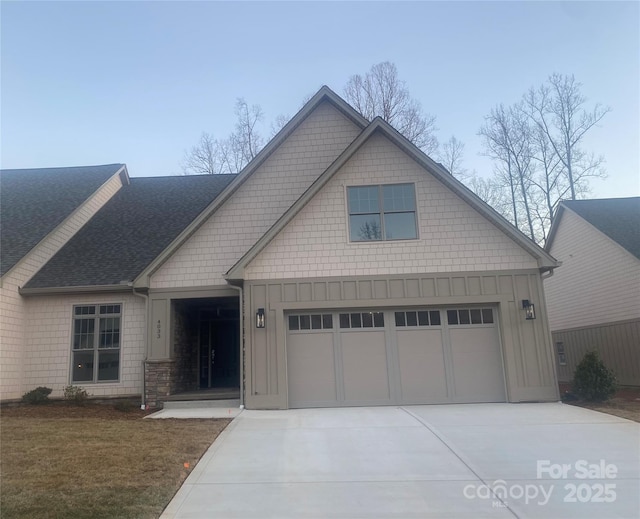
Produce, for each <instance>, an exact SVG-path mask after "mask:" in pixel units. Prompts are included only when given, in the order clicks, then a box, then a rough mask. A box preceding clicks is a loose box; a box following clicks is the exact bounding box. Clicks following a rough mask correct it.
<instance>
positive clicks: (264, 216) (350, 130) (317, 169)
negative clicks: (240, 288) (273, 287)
mask: <svg viewBox="0 0 640 519" xmlns="http://www.w3.org/2000/svg"><path fill="white" fill-rule="evenodd" d="M358 132H359V129H358V127H357V126H356V125H355V124H354V123H353V122H351V121H350V120H349V119H347V118H346V117H345V116H344V115H342V114H341V113H340V112H339V111H338V110H337V109H336V108H335V107H333V106H332V105H331V104H330V103H328V102H325V103H323V104H321V105H320V106H318V108H317V109H316V110H315V111H314V112H313V113H312V114H311V115H310V116H309V117H308V118H307V119H306V120H305V121H304V122H303V123H302V124H301V125H300V126H299V127H298V128H297V129H296V130H294V132H293V133H292V134H291V135H290V136H289V137H288V138H287V139H286V140H285V142H284V143H283V144H282V145H281V146H280V147H279V148H278V149H277V150H276V151H275V152H274V153H273V154H272V155H271V156H270V157H269V158H268V159H267V160H266V161H265V163H264V164H262V165H261V166H260V167H259V168H258V170H257V171H255V172H254V173H253V175H252V176H251V177H250V178H249V179H247V181H246V182H245V183H244V184H242V185H241V187H240V188H239V189H238V191H237V192H236V193H235V194H234V195H233V197H231V198H230V199H229V200H228V201H227V202H225V204H223V206H222V207H220V208H219V209H218V210H217V211H216V212H215V214H214V215H213V216H212V217H211V218H210V219H209V220H208V221H207V222H206V223H205V224H204V225H203V226H202V227H201V228H200V229H199V230H198V231H197V232H196V233H195V234H194V235H193V236H192V237H191V238H189V240H187V242H186V243H185V244H184V245H182V247H180V249H179V250H178V251H176V253H175V254H173V256H172V257H171V258H170V259H169V260H168V261H167V262H166V263H165V264H164V265H163V266H162V267H161V268H160V269H159V270H158V271H157V272H155V273H154V274H153V276H152V278H151V288H172V287H193V286H200V285H220V284H225V280H224V278H223V275H224V273H225V272H226V271H227V270H229V268H230V267H232V266H233V265H234V263H235V262H236V261H237V260H238V259H240V257H241V256H242V255H243V254H244V253H245V252H246V251H247V250H248V249H249V248H250V247H251V246H252V245H253V244H254V243H255V242H256V241H257V240H258V239H259V238H260V236H262V234H264V232H266V231H267V229H269V227H271V225H273V223H274V222H275V221H276V220H277V219H278V218H279V217H280V216H281V215H282V214H283V213H284V212H285V211H286V210H287V209H288V208H289V207H290V206H291V205H292V204H293V203H294V202H295V200H297V199H298V197H300V195H301V194H302V193H303V192H304V191H305V190H306V189H307V188H308V187H309V186H310V185H311V184H312V183H313V181H314V180H315V179H316V178H317V177H318V176H319V175H320V174H321V173H322V172H323V171H324V170H325V169H326V168H327V167H328V166H329V165H330V164H331V162H333V161H334V160H335V159H336V157H337V156H338V155H339V154H340V153H341V152H342V151H343V150H344V149H345V148H346V147H347V146H348V145H349V143H350V142H351V141H353V139H355V137H356V136H357V134H358Z"/></svg>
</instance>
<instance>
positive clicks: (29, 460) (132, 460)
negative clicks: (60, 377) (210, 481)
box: [0, 403, 230, 519]
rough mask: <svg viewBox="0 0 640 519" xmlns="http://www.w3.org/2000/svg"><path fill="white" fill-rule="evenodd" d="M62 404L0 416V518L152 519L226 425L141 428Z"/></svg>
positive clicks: (113, 414)
mask: <svg viewBox="0 0 640 519" xmlns="http://www.w3.org/2000/svg"><path fill="white" fill-rule="evenodd" d="M143 415H144V413H143V412H142V411H138V410H133V411H130V412H128V413H125V412H120V411H116V410H114V409H113V407H112V406H109V405H99V404H87V405H86V406H83V407H72V406H69V405H66V404H64V403H51V404H47V405H42V406H19V407H3V408H2V410H1V411H0V434H1V443H0V459H1V463H2V466H1V475H2V492H1V498H0V514H1V516H2V517H3V519H10V518H34V517H38V518H65V519H74V518H78V519H79V518H92V519H99V518H105V519H107V518H109V519H111V518H135V519H138V518H155V517H158V516H159V515H160V514H161V513H162V510H163V509H164V508H165V507H166V506H167V504H168V503H169V501H170V500H171V498H172V497H173V495H174V494H175V493H176V491H177V490H178V488H179V487H180V485H181V484H182V482H183V481H184V479H185V478H186V477H187V475H188V473H189V471H190V470H192V469H193V467H194V466H195V464H196V462H197V461H198V459H200V457H201V456H202V455H203V454H204V452H205V451H206V449H207V448H208V447H209V445H211V443H212V442H213V440H215V438H216V437H217V436H218V434H220V432H221V431H222V430H223V429H224V428H225V427H226V426H227V424H228V423H229V422H230V420H226V419H224V420H172V419H165V420H151V419H149V420H143V419H142V416H143Z"/></svg>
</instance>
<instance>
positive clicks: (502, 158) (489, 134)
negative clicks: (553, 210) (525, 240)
mask: <svg viewBox="0 0 640 519" xmlns="http://www.w3.org/2000/svg"><path fill="white" fill-rule="evenodd" d="M479 133H480V135H481V136H482V137H484V146H485V153H486V154H487V155H488V156H490V157H491V158H493V159H494V160H496V161H498V163H499V164H500V165H499V166H498V172H499V175H501V176H502V177H503V179H505V180H506V181H507V183H508V185H509V191H510V195H511V205H512V211H513V219H514V224H515V226H516V227H518V223H519V222H518V205H519V204H521V205H522V206H523V213H524V218H525V220H526V224H527V225H526V229H527V231H528V233H529V237H530V238H531V239H535V231H534V228H533V219H532V215H531V211H530V210H529V198H530V189H529V187H530V185H531V176H532V173H533V170H532V161H533V157H532V155H533V153H532V146H531V132H530V128H529V126H528V124H527V120H526V118H525V117H524V116H523V114H522V113H521V111H520V110H519V109H518V108H517V107H509V108H505V107H504V106H503V105H499V106H497V107H496V108H493V109H492V110H491V114H490V115H488V116H487V117H485V124H484V125H483V126H482V128H481V129H480V132H479Z"/></svg>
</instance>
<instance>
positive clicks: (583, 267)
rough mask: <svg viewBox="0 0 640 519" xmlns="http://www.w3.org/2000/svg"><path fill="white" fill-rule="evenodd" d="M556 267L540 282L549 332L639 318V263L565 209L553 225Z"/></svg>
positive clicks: (551, 247) (552, 248) (551, 245)
mask: <svg viewBox="0 0 640 519" xmlns="http://www.w3.org/2000/svg"><path fill="white" fill-rule="evenodd" d="M554 226H555V227H556V229H555V237H554V240H553V242H552V243H551V244H550V250H551V253H552V254H553V255H554V257H557V258H558V260H559V261H561V262H562V268H560V269H558V270H557V272H555V274H554V275H553V276H552V277H550V278H548V279H546V280H545V282H544V287H545V294H546V299H547V307H548V314H549V322H550V326H551V330H552V331H556V330H565V329H569V328H576V327H582V326H590V325H596V324H602V323H607V322H614V321H621V320H625V319H634V318H638V316H640V261H639V260H638V259H637V258H635V257H634V256H632V255H631V254H629V253H628V252H627V251H626V250H624V249H623V248H622V247H621V246H619V245H618V244H617V243H616V242H614V241H613V240H611V239H610V238H609V237H608V236H606V235H605V234H603V233H602V232H600V231H599V230H598V229H596V228H595V227H593V226H592V225H591V224H590V223H589V222H587V221H586V220H585V219H584V218H582V217H581V216H579V215H577V214H575V213H574V212H572V211H571V210H564V211H562V212H561V214H560V215H559V217H558V218H557V219H556V222H554Z"/></svg>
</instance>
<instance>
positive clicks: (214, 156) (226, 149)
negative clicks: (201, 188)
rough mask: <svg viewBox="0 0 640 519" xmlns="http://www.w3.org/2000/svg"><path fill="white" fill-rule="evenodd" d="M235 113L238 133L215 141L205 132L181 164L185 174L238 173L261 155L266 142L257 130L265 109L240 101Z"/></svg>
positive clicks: (239, 99)
mask: <svg viewBox="0 0 640 519" xmlns="http://www.w3.org/2000/svg"><path fill="white" fill-rule="evenodd" d="M235 114H236V117H237V122H236V128H235V131H234V132H232V133H231V134H230V135H229V136H228V137H227V138H226V139H222V140H220V139H215V138H214V137H213V136H212V135H211V134H209V133H206V132H205V133H203V134H202V135H201V137H200V141H199V142H198V143H197V144H196V145H195V146H193V147H192V148H191V149H190V150H188V151H186V152H185V155H184V158H183V161H182V171H183V173H184V174H185V175H216V174H220V173H238V172H239V171H241V170H242V168H244V167H245V166H246V165H247V164H248V163H249V162H250V161H251V160H252V159H253V158H254V157H255V156H256V155H257V154H258V153H259V152H260V150H261V149H262V147H263V146H264V140H263V138H262V136H261V135H260V133H259V132H258V129H257V127H258V124H259V123H260V122H261V121H262V118H263V113H262V109H261V108H260V106H258V105H252V106H249V105H248V104H247V102H246V101H245V100H244V99H242V98H238V99H237V100H236V106H235Z"/></svg>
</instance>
